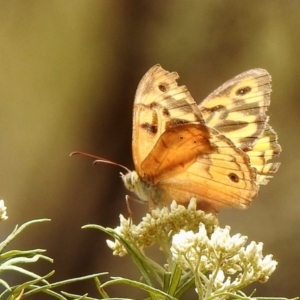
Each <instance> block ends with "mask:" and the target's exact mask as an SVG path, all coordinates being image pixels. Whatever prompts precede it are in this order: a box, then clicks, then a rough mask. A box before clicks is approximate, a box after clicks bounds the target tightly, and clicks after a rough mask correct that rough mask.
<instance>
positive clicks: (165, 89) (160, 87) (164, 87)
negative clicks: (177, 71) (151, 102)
mask: <svg viewBox="0 0 300 300" xmlns="http://www.w3.org/2000/svg"><path fill="white" fill-rule="evenodd" d="M158 88H159V90H160V91H161V92H163V93H165V92H166V91H167V90H168V88H167V85H166V84H164V83H161V84H160V85H159V86H158Z"/></svg>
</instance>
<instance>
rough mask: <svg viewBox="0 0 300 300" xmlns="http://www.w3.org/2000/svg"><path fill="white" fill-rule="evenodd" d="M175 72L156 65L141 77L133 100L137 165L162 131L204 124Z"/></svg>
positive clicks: (140, 167)
mask: <svg viewBox="0 0 300 300" xmlns="http://www.w3.org/2000/svg"><path fill="white" fill-rule="evenodd" d="M178 77H179V76H178V74H177V73H176V72H172V73H170V72H168V71H166V70H164V69H163V68H162V67H161V66H160V65H155V66H153V67H152V68H151V69H150V70H149V71H148V72H147V73H146V74H145V75H144V77H143V78H142V80H141V81H140V83H139V85H138V88H137V92H136V95H135V100H134V110H133V135H132V153H133V161H134V165H135V169H136V171H137V173H138V174H139V175H140V176H141V175H142V174H143V170H142V162H143V161H144V159H145V158H146V157H147V155H148V154H149V153H150V151H151V150H152V148H153V147H154V146H155V144H156V143H157V141H158V140H159V138H160V137H161V136H162V134H163V133H164V132H165V131H166V130H168V129H170V128H174V127H177V126H179V125H182V124H187V123H192V124H204V121H203V119H202V117H201V114H200V113H199V108H198V107H197V104H196V103H195V101H194V99H193V98H192V96H191V94H190V93H189V91H188V90H187V88H186V87H185V86H178V84H177V82H176V79H177V78H178Z"/></svg>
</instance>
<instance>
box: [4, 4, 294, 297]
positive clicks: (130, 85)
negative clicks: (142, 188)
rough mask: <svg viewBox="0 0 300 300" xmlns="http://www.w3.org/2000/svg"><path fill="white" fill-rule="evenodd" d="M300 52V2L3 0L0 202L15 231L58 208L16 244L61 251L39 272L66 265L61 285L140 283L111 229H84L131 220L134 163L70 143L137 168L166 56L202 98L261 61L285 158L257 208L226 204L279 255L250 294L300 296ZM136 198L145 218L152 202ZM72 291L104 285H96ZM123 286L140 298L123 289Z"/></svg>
mask: <svg viewBox="0 0 300 300" xmlns="http://www.w3.org/2000/svg"><path fill="white" fill-rule="evenodd" d="M299 57H300V2H299V1H297V0H293V1H279V0H260V1H237V0H236V1H224V0H212V1H208V0H206V1H198V0H197V1H196V0H195V1H179V0H175V1H150V0H149V1H144V0H140V1H129V0H123V1H113V0H112V1H100V0H99V1H96V0H85V1H83V0H81V1H79V0H65V1H62V0H53V1H46V0H44V1H43V0H41V1H33V0H28V1H4V0H3V1H0V104H1V106H0V107H1V108H0V133H1V146H0V174H1V181H0V198H3V199H4V200H5V203H6V205H7V206H8V215H9V219H8V221H6V222H2V223H1V228H2V229H1V239H2V240H3V239H4V238H5V237H6V236H7V235H8V233H10V232H11V231H12V229H13V228H14V226H15V225H16V224H22V223H23V222H25V221H28V220H31V219H37V218H42V217H46V218H51V219H52V222H51V223H45V224H39V225H35V226H34V227H31V228H29V229H28V230H27V231H26V232H24V234H22V235H21V236H20V237H19V238H18V239H17V240H16V241H14V242H13V243H12V244H11V245H10V246H9V249H16V248H18V249H32V248H44V249H47V255H49V256H50V257H52V258H54V264H53V265H50V264H48V263H41V264H40V266H41V267H42V269H41V270H38V272H40V274H45V273H47V272H48V271H50V270H52V269H55V270H56V274H55V275H54V277H53V279H52V281H54V280H62V279H67V278H70V277H74V276H83V275H87V274H90V273H97V272H102V271H109V272H110V274H111V275H112V276H119V275H120V276H129V277H130V278H133V279H136V280H138V279H139V274H138V273H137V272H136V271H135V266H134V265H133V264H132V263H131V262H130V261H129V260H128V258H118V257H113V256H112V254H111V251H110V250H109V249H108V248H107V247H106V244H105V239H106V238H107V237H106V236H105V235H104V234H102V233H100V232H97V231H95V230H91V229H85V230H82V229H80V227H81V226H82V225H85V224H89V223H96V224H101V225H103V226H110V227H115V226H117V225H118V223H119V220H118V218H119V214H120V213H122V214H124V215H125V216H127V210H126V205H125V201H124V196H125V194H127V191H126V190H125V188H124V187H123V184H122V182H121V180H120V178H119V171H120V170H119V169H118V168H116V167H113V166H109V165H98V166H96V167H92V164H91V162H92V161H91V160H89V159H88V158H84V157H72V158H70V157H69V156H68V155H69V153H70V152H71V151H74V150H83V151H86V152H89V153H93V154H96V155H101V156H103V157H105V158H108V159H111V160H113V161H116V162H119V163H122V164H124V165H126V166H127V167H129V168H131V169H132V168H133V164H132V158H131V122H132V104H133V99H134V94H135V90H136V87H137V84H138V82H139V80H140V79H141V77H142V76H143V74H144V73H145V72H146V71H147V70H148V69H149V68H150V67H151V66H152V65H154V64H156V63H160V64H161V65H162V66H163V67H164V68H165V69H167V70H169V71H177V72H178V73H179V74H180V76H181V78H180V80H179V82H180V84H185V85H187V86H188V88H189V90H190V92H191V93H192V95H193V97H194V98H195V100H196V101H197V102H200V101H201V100H202V99H204V98H205V97H206V96H207V95H208V94H209V93H210V92H212V91H213V90H214V89H215V88H217V87H218V86H219V85H221V84H222V83H223V82H225V81H226V80H228V79H230V78H231V77H233V76H235V75H237V74H239V73H241V72H243V71H246V70H248V69H251V68H256V67H260V68H265V69H267V70H268V71H269V72H270V74H271V75H272V78H273V93H272V103H271V107H270V109H269V115H270V116H271V121H270V123H271V125H272V126H273V128H275V130H276V131H277V133H278V135H279V142H280V144H281V146H282V148H283V152H282V155H281V156H280V161H281V163H282V165H281V167H280V169H279V172H278V173H277V174H276V176H275V178H274V179H273V180H271V182H270V183H269V184H268V185H267V186H266V187H262V188H261V190H260V193H259V196H258V197H257V198H256V199H255V201H254V203H253V205H252V206H251V207H250V208H249V209H248V210H247V211H238V210H228V211H222V212H221V213H220V221H221V225H222V226H224V225H227V224H229V225H230V226H231V227H232V232H233V233H236V232H240V233H242V234H244V235H247V236H249V240H250V241H251V240H255V241H263V242H264V253H265V254H267V253H272V254H273V255H274V258H275V259H276V260H277V261H278V262H279V265H278V268H277V270H276V271H275V273H274V274H273V275H272V277H271V278H270V280H269V282H268V283H266V284H258V285H255V286H254V285H253V286H251V288H250V289H249V290H248V291H251V290H252V289H253V288H254V287H256V288H257V289H258V292H257V295H259V296H286V297H293V296H297V295H299V291H300V288H299V277H300V268H299V263H300V233H299V218H300V202H299V192H300V184H299V180H300V172H299V166H300V159H299V125H300V120H299V113H300V104H299V103H300V99H299V98H300V96H299V95H300V93H299V78H300V68H299ZM131 206H132V210H133V212H134V218H135V220H136V221H138V220H139V218H140V216H141V215H143V214H145V212H146V211H147V206H141V205H139V204H135V203H132V205H131ZM25 267H28V268H31V269H33V270H37V269H36V268H32V267H31V266H29V265H27V266H25ZM107 278H108V277H105V279H104V278H103V279H102V280H103V281H104V280H106V279H107ZM68 288H69V290H70V291H73V292H78V293H82V294H83V293H85V292H89V293H90V295H91V294H93V293H94V285H93V283H92V282H89V283H86V285H82V284H76V285H73V286H70V287H68ZM68 288H67V287H66V288H64V290H66V289H68ZM110 290H111V289H110ZM112 295H114V296H132V297H134V298H137V297H139V296H138V295H140V294H138V293H136V291H134V292H132V291H131V292H128V293H127V291H126V292H125V290H124V289H123V287H117V289H116V293H113V294H112ZM39 299H41V297H40V298H39Z"/></svg>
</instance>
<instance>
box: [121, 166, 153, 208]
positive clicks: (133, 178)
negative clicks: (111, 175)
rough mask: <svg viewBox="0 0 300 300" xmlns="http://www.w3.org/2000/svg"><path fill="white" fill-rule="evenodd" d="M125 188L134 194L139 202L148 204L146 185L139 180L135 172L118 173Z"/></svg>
mask: <svg viewBox="0 0 300 300" xmlns="http://www.w3.org/2000/svg"><path fill="white" fill-rule="evenodd" d="M120 174H121V178H122V180H123V182H124V185H125V187H126V188H127V189H128V190H129V191H131V192H133V193H135V194H136V195H137V196H138V197H139V200H140V201H141V202H144V203H145V202H148V197H149V191H148V188H147V184H146V183H145V182H144V181H142V180H141V178H140V177H139V175H138V174H137V172H136V171H130V172H128V173H126V174H123V173H120Z"/></svg>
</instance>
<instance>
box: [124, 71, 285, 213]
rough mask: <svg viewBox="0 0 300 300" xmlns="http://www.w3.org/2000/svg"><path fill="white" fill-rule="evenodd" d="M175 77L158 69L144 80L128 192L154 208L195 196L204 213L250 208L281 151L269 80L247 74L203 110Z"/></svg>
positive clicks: (214, 96)
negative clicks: (271, 117) (268, 113)
mask: <svg viewBox="0 0 300 300" xmlns="http://www.w3.org/2000/svg"><path fill="white" fill-rule="evenodd" d="M178 77H179V76H178V74H177V73H175V72H172V73H170V72H168V71H166V70H164V69H163V68H162V67H161V66H160V65H155V66H153V67H152V68H151V69H150V70H149V71H148V72H147V73H146V74H145V75H144V77H143V78H142V80H141V81H140V83H139V86H138V89H137V92H136V96H135V101H134V113H133V139H132V151H133V159H134V165H135V169H136V171H132V172H129V173H127V174H126V175H122V179H123V181H124V184H125V186H126V188H127V189H129V190H130V191H133V192H134V193H136V194H137V195H138V197H139V198H140V199H141V200H142V201H145V202H149V206H150V208H154V207H156V206H162V205H168V204H170V203H171V201H172V200H176V202H177V203H180V204H183V205H187V204H188V203H189V201H190V199H191V198H192V197H195V198H196V199H197V206H198V208H199V209H202V210H204V211H206V212H218V211H219V210H220V209H221V208H223V207H236V208H246V207H248V206H249V204H250V203H251V201H252V200H253V198H254V197H255V196H256V194H257V192H258V189H259V185H260V184H266V183H267V182H268V178H270V177H272V176H271V175H272V174H273V173H275V172H276V171H277V169H278V167H279V163H267V161H268V160H270V159H271V158H273V157H275V156H278V155H279V153H280V152H281V148H280V146H279V144H278V143H277V135H276V133H275V132H274V131H273V130H272V128H271V127H270V126H269V125H268V117H267V116H266V110H267V107H268V105H269V104H270V92H271V85H270V81H271V78H270V75H269V74H268V72H267V71H265V70H263V69H253V70H250V71H247V72H244V73H242V74H240V75H238V76H236V77H235V78H233V79H231V80H229V81H228V82H226V83H225V84H223V85H222V86H221V87H220V88H219V89H217V90H216V91H214V92H213V93H212V94H211V95H209V96H208V97H207V98H206V99H205V100H204V101H203V102H202V103H201V104H200V105H199V106H197V104H196V102H195V101H194V99H193V98H192V96H191V94H190V93H189V91H188V90H187V88H186V87H185V86H178V84H177V82H176V79H177V78H178Z"/></svg>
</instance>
